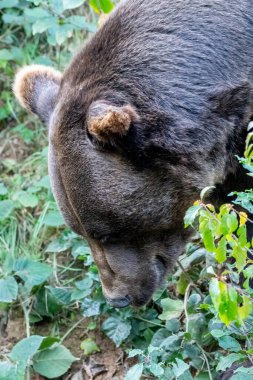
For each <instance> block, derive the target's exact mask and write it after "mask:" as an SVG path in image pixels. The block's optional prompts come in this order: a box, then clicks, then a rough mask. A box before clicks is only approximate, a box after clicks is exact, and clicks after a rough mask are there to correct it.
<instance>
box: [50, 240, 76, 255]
mask: <svg viewBox="0 0 253 380" xmlns="http://www.w3.org/2000/svg"><path fill="white" fill-rule="evenodd" d="M70 247H71V242H70V241H65V240H63V239H54V240H53V241H51V243H49V244H48V246H47V248H46V252H50V253H51V252H54V253H59V252H64V251H67V249H69V248H70Z"/></svg>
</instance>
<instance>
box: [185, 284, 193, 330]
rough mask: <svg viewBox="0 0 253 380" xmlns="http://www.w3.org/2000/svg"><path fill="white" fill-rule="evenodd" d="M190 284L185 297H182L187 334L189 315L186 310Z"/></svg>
mask: <svg viewBox="0 0 253 380" xmlns="http://www.w3.org/2000/svg"><path fill="white" fill-rule="evenodd" d="M191 287H192V284H189V285H188V286H187V288H186V291H185V295H184V314H185V332H187V333H188V332H189V314H188V310H187V302H188V298H189V294H190V290H191Z"/></svg>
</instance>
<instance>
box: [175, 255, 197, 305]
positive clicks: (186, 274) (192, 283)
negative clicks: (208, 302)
mask: <svg viewBox="0 0 253 380" xmlns="http://www.w3.org/2000/svg"><path fill="white" fill-rule="evenodd" d="M177 264H178V266H179V267H180V269H181V270H182V272H183V273H184V275H185V277H186V278H187V280H188V281H189V284H191V286H192V287H193V288H194V289H195V290H196V292H197V293H198V294H199V295H200V296H201V298H202V297H203V294H202V293H201V291H200V290H199V289H198V287H197V286H196V285H195V284H194V282H193V281H192V279H191V277H190V275H189V274H188V273H187V272H186V271H185V269H184V267H183V265H182V264H181V263H180V261H179V260H178V261H177Z"/></svg>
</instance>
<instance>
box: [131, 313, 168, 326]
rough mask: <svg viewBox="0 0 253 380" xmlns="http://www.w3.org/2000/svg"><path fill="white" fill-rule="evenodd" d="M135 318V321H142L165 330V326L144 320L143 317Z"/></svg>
mask: <svg viewBox="0 0 253 380" xmlns="http://www.w3.org/2000/svg"><path fill="white" fill-rule="evenodd" d="M134 318H135V319H139V320H140V321H143V322H147V323H149V324H150V325H153V326H157V327H162V328H164V325H161V324H160V323H156V322H152V321H149V320H148V319H145V318H142V317H136V316H134Z"/></svg>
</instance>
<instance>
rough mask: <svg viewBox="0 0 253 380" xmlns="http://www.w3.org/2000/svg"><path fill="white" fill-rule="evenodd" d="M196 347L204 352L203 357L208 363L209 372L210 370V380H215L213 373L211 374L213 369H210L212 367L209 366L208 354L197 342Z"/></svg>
mask: <svg viewBox="0 0 253 380" xmlns="http://www.w3.org/2000/svg"><path fill="white" fill-rule="evenodd" d="M196 345H197V346H198V348H199V349H200V351H201V352H202V355H203V357H204V359H205V362H206V366H207V370H208V374H209V379H210V380H213V375H212V372H211V368H210V365H209V361H208V359H207V356H206V353H205V351H204V350H203V348H202V347H201V346H200V345H199V344H198V343H197V342H196Z"/></svg>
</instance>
